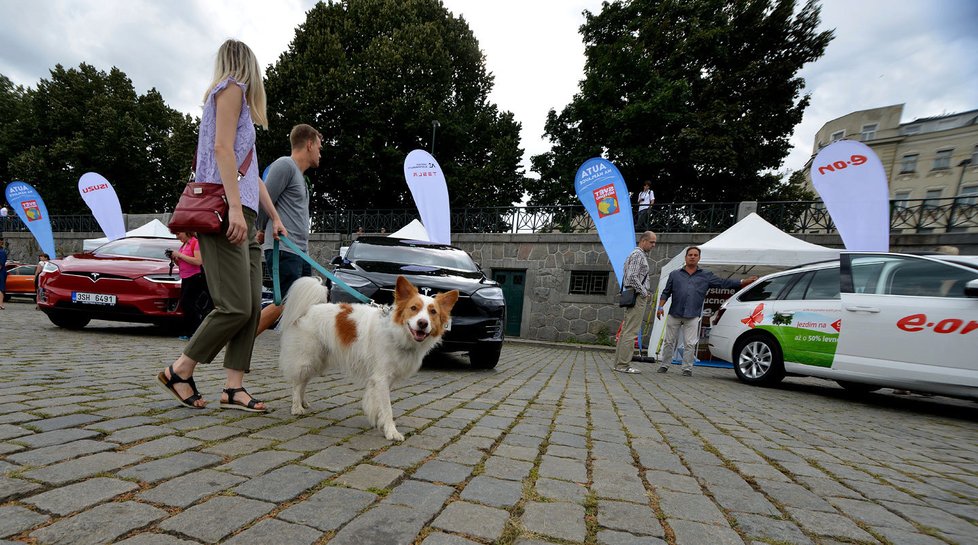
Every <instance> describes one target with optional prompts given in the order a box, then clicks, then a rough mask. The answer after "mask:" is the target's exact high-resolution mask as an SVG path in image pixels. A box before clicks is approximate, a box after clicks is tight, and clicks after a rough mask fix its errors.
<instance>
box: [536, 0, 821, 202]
mask: <svg viewBox="0 0 978 545" xmlns="http://www.w3.org/2000/svg"><path fill="white" fill-rule="evenodd" d="M795 8H796V2H795V0H616V1H614V2H610V3H605V4H604V5H603V9H602V11H601V12H600V13H599V14H597V15H594V14H591V13H586V14H585V17H586V22H585V23H584V25H582V26H581V34H582V35H583V37H584V42H585V48H586V57H587V60H586V66H585V75H584V80H583V81H582V82H581V83H580V92H579V93H578V94H576V95H575V96H574V99H573V100H572V102H571V103H570V104H568V105H567V107H566V108H564V110H563V111H562V112H561V113H560V114H557V113H556V112H555V111H554V110H551V111H550V113H549V115H548V116H547V122H546V125H545V131H546V133H545V135H546V136H547V137H549V138H550V140H551V141H552V143H553V147H552V149H551V151H550V152H547V153H544V154H542V155H538V156H535V157H534V158H533V169H534V170H535V171H537V172H539V173H540V174H541V179H540V180H539V181H537V182H534V183H533V185H532V186H531V187H530V193H531V195H532V197H533V199H532V201H531V202H532V203H534V204H548V203H552V202H555V201H557V202H571V201H572V199H573V179H574V174H575V172H576V170H577V168H578V166H579V165H580V164H581V163H583V162H584V161H585V160H586V159H588V158H590V157H594V156H604V157H606V158H608V159H609V160H611V161H612V162H614V163H615V164H616V165H617V166H618V168H619V169H620V170H621V172H622V175H623V176H624V177H625V180H626V182H627V183H628V186H629V188H630V189H631V190H633V191H635V192H637V191H639V189H640V188H641V184H642V182H643V180H646V179H651V180H653V189H654V190H655V193H656V200H657V202H693V201H739V200H745V199H758V198H764V197H769V198H770V197H772V196H776V194H777V193H778V191H779V189H778V188H779V187H785V186H782V185H781V184H776V183H774V182H775V180H777V177H775V176H772V175H771V174H769V173H768V174H765V171H771V170H776V169H778V168H779V167H780V166H781V164H782V161H783V160H784V158H785V156H786V155H787V154H788V152H789V150H790V144H789V142H788V137H789V136H790V134H791V132H792V130H793V128H794V127H795V125H797V124H798V123H799V122H800V121H801V117H802V113H803V111H804V109H805V108H806V107H807V105H808V102H809V97H808V95H804V96H802V95H801V92H802V88H803V86H804V80H803V79H802V78H799V77H798V76H797V73H798V71H799V70H800V69H801V68H802V66H804V65H805V64H806V63H809V62H812V61H814V60H816V59H818V58H819V57H820V56H821V55H822V54H823V53H824V51H825V48H826V46H827V45H828V43H829V41H830V40H831V39H832V32H831V31H829V32H816V28H817V26H818V23H819V12H820V9H819V7H818V6H817V5H816V3H815V1H814V0H810V1H809V2H808V3H806V4H805V5H804V6H803V7H801V9H800V10H799V11H798V13H797V14H796V13H795ZM788 187H790V184H789V186H788Z"/></svg>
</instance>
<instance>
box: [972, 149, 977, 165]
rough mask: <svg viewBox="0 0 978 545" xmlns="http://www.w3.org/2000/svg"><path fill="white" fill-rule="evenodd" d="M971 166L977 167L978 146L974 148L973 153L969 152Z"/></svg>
mask: <svg viewBox="0 0 978 545" xmlns="http://www.w3.org/2000/svg"><path fill="white" fill-rule="evenodd" d="M971 166H973V167H978V146H975V151H973V152H971Z"/></svg>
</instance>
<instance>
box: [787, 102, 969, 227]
mask: <svg viewBox="0 0 978 545" xmlns="http://www.w3.org/2000/svg"><path fill="white" fill-rule="evenodd" d="M902 116H903V104H895V105H892V106H884V107H882V108H873V109H870V110H862V111H858V112H852V113H850V114H847V115H844V116H842V117H840V118H838V119H833V120H832V121H829V122H828V123H826V124H825V125H824V126H822V128H821V129H820V130H819V131H818V132H817V133H816V134H815V145H814V149H813V150H812V157H814V156H815V155H816V154H817V153H818V152H819V150H821V149H822V148H823V147H825V146H827V145H829V144H831V143H832V142H835V141H837V140H841V139H843V138H846V139H850V140H859V141H861V142H863V143H864V144H866V145H867V146H869V147H870V148H872V150H873V151H874V152H875V153H876V155H877V156H878V157H879V158H880V160H881V161H882V162H883V167H884V168H885V169H886V174H887V180H888V181H889V192H890V199H892V200H893V201H895V202H894V205H895V206H897V207H899V206H913V205H914V204H916V205H921V204H922V205H924V207H925V208H928V207H934V208H937V207H941V206H958V205H974V204H978V110H971V111H968V112H962V113H956V114H947V115H940V116H935V117H927V118H922V119H915V120H913V121H910V122H906V123H904V122H902V121H901V118H902ZM806 174H807V173H806ZM809 183H810V180H809Z"/></svg>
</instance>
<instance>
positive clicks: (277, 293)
mask: <svg viewBox="0 0 978 545" xmlns="http://www.w3.org/2000/svg"><path fill="white" fill-rule="evenodd" d="M279 241H281V242H283V243H285V245H286V246H288V247H289V248H290V249H291V250H292V251H293V252H295V254H296V255H298V256H299V257H301V258H302V259H304V260H306V261H307V262H308V263H309V265H311V266H312V268H314V269H316V270H317V271H319V273H320V274H322V275H323V276H325V277H326V278H329V279H330V280H332V281H333V283H334V284H336V285H337V286H339V287H341V288H343V289H344V290H346V291H347V292H348V293H349V294H350V295H352V296H353V297H355V298H356V299H357V300H358V301H360V302H361V303H367V304H370V305H374V306H380V305H378V304H377V303H376V302H375V301H374V300H373V299H371V298H369V297H367V296H366V295H364V294H362V293H360V292H359V291H357V290H355V289H353V288H351V287H350V286H349V284H347V283H346V282H344V281H342V280H340V279H339V278H337V277H336V275H334V274H333V273H331V272H329V271H327V270H326V269H325V267H323V266H322V265H320V264H319V263H317V262H316V260H314V259H313V258H311V257H309V254H307V253H305V252H303V251H302V250H300V249H299V247H298V246H296V244H295V243H294V242H292V241H291V240H289V238H288V237H286V236H279V237H278V238H277V239H275V243H274V244H273V246H272V292H273V293H274V297H275V304H276V305H281V304H282V285H281V282H279V278H278V270H279V266H278V261H279V258H278V254H279V251H280V249H279Z"/></svg>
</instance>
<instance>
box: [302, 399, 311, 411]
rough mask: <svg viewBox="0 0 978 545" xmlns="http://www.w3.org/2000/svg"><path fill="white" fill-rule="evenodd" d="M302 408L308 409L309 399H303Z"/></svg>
mask: <svg viewBox="0 0 978 545" xmlns="http://www.w3.org/2000/svg"><path fill="white" fill-rule="evenodd" d="M302 408H303V409H308V408H309V402H308V401H305V400H303V401H302Z"/></svg>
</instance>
